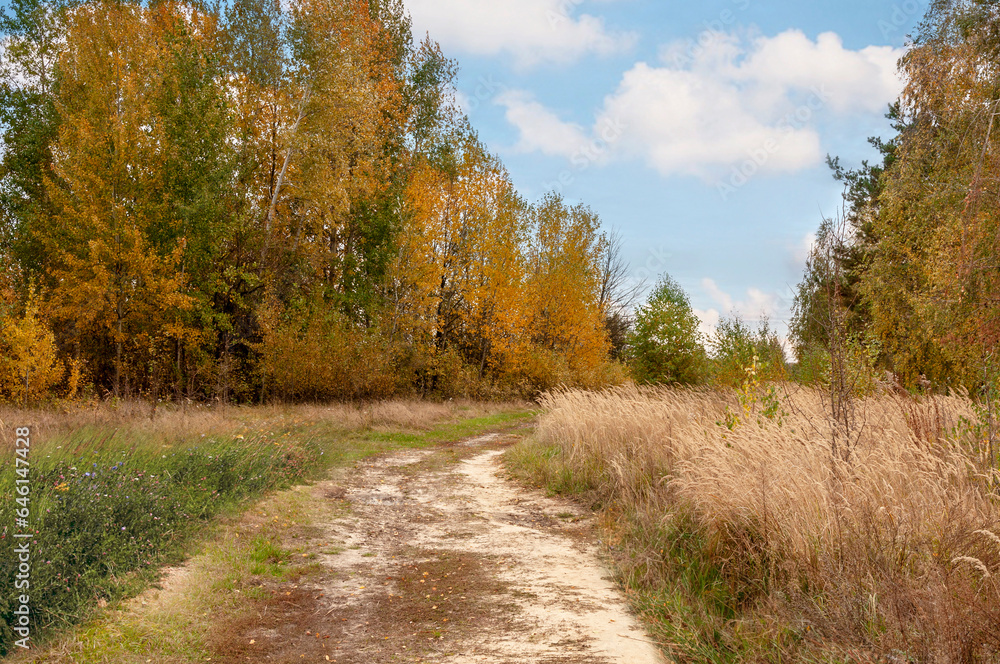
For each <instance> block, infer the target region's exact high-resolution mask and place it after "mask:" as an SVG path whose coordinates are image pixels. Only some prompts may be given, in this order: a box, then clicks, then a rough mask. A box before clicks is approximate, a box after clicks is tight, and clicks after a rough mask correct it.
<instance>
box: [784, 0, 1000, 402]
mask: <svg viewBox="0 0 1000 664" xmlns="http://www.w3.org/2000/svg"><path fill="white" fill-rule="evenodd" d="M998 61H1000V3H997V2H995V1H994V0H935V1H934V2H932V3H931V6H930V7H929V9H928V11H927V14H926V16H925V17H924V20H923V21H922V23H921V24H920V26H919V29H918V31H917V35H916V36H915V37H914V38H913V42H912V44H911V47H910V48H909V49H908V51H907V53H906V55H905V56H904V57H903V58H902V60H901V61H900V63H899V68H900V73H901V74H902V76H903V78H904V81H905V89H904V91H903V93H902V95H901V97H900V98H899V99H898V100H897V102H896V103H895V104H893V105H892V107H891V108H890V110H889V113H888V118H889V120H890V121H891V123H892V129H893V136H892V138H891V139H889V140H882V139H879V138H873V139H870V142H871V143H872V145H873V146H874V147H875V148H877V149H878V151H879V154H880V159H879V160H878V162H877V163H868V162H865V163H863V164H862V166H861V167H860V168H857V169H849V168H845V167H844V166H843V165H842V164H841V163H840V161H839V160H838V159H835V158H834V159H830V165H831V167H832V168H833V172H834V176H835V177H836V178H837V179H838V180H840V181H842V182H843V183H844V185H845V195H844V202H845V204H844V209H843V212H842V214H840V215H838V216H837V217H836V218H835V219H829V220H826V221H824V223H823V224H822V226H821V228H820V232H819V234H818V241H817V244H816V247H815V249H814V251H813V253H812V257H811V258H810V260H809V265H808V268H807V270H806V274H805V278H804V279H803V281H802V283H801V284H800V285H799V289H798V296H797V298H796V304H795V311H794V319H793V323H792V332H793V336H794V339H795V342H796V352H797V355H798V359H799V362H800V363H801V364H803V365H804V366H806V367H811V369H812V371H813V372H814V373H815V374H816V375H819V374H821V373H822V372H823V371H827V372H829V365H830V362H831V354H832V355H833V356H834V359H835V360H836V358H837V357H840V358H841V359H843V360H846V361H847V364H848V365H850V366H851V367H854V369H853V370H852V371H853V373H854V374H855V375H857V374H859V372H860V373H863V372H865V371H867V372H869V373H872V372H874V374H875V375H876V376H878V377H883V378H887V379H889V380H891V381H892V382H895V383H896V384H897V385H898V386H899V387H903V388H908V389H914V388H921V387H923V388H928V387H931V386H936V387H937V388H939V389H943V388H949V387H950V388H965V389H969V390H977V389H980V388H982V387H984V386H988V385H996V381H997V378H998V372H997V370H998V368H1000V365H998V362H997V359H998V358H997V348H998V341H1000V263H998V257H1000V207H998V206H997V201H998V200H1000V151H998V147H1000V116H998V108H1000V107H998V104H1000V70H998V68H997V66H996V63H997V62H998Z"/></svg>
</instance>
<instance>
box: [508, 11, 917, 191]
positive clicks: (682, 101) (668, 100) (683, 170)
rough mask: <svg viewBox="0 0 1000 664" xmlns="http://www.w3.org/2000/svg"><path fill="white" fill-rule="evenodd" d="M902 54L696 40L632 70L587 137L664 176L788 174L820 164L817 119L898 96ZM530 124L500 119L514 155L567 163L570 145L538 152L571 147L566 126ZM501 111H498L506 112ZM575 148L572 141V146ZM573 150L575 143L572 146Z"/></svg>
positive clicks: (797, 38) (766, 41)
mask: <svg viewBox="0 0 1000 664" xmlns="http://www.w3.org/2000/svg"><path fill="white" fill-rule="evenodd" d="M902 53H903V52H902V50H900V49H893V48H890V47H876V46H869V47H867V48H864V49H861V50H857V51H855V50H850V49H847V48H844V45H843V42H842V41H841V39H840V37H839V36H837V35H836V34H834V33H832V32H830V33H823V34H821V35H820V36H819V37H818V38H817V39H816V40H815V41H813V40H810V39H809V38H808V37H806V36H805V35H804V34H803V33H802V32H800V31H798V30H788V31H786V32H783V33H781V34H778V35H777V36H775V37H761V36H756V37H750V36H740V35H736V34H731V33H721V32H706V33H704V34H703V35H702V36H701V37H700V38H699V41H698V42H697V43H694V44H692V43H675V44H670V45H668V46H666V47H665V48H664V49H662V50H661V54H660V55H661V60H662V62H661V63H660V64H656V65H650V64H648V63H645V62H639V63H637V64H635V65H634V66H633V67H632V68H631V69H630V70H628V71H626V72H625V73H624V74H623V76H622V80H621V82H620V83H619V85H618V88H617V90H615V91H614V92H613V93H612V94H610V95H608V96H607V97H606V98H605V100H604V104H603V107H602V108H601V109H600V110H599V111H598V112H597V113H596V119H595V123H594V126H593V128H592V129H591V130H590V131H589V134H590V136H588V137H586V138H585V139H583V140H593V139H597V138H599V137H600V133H601V131H602V130H603V129H604V128H606V127H608V126H616V127H623V128H624V130H623V133H622V135H621V136H620V137H619V139H618V140H615V141H613V145H612V146H611V150H610V153H611V155H612V156H618V157H624V158H634V159H641V160H644V161H645V162H646V163H648V164H649V165H650V166H651V167H652V168H654V169H656V170H657V171H659V172H660V173H662V174H663V175H665V176H669V175H675V174H684V175H695V176H699V177H703V178H706V179H718V178H719V177H720V176H721V175H722V174H723V173H726V172H728V171H729V169H731V168H733V167H736V166H740V168H741V169H744V167H746V166H749V168H748V169H746V170H748V171H752V172H753V173H758V172H793V171H797V170H800V169H802V168H806V167H810V166H813V165H815V164H817V163H819V162H820V161H821V159H822V157H823V153H824V151H823V148H822V145H821V140H820V134H819V131H818V130H817V120H818V119H819V118H820V117H821V116H823V115H840V116H851V115H857V114H869V113H874V112H881V110H882V109H884V108H885V107H886V105H887V104H888V103H889V102H890V101H892V100H893V99H895V98H896V97H897V96H898V94H899V92H900V90H901V89H902V82H901V81H900V79H899V77H898V76H897V74H896V60H897V59H898V58H899V57H900V56H901V55H902ZM532 103H534V104H536V106H535V107H533V108H532V112H531V115H532V117H534V118H536V120H537V121H535V122H526V121H525V116H524V115H522V116H521V117H520V118H519V119H520V122H519V121H516V119H511V116H510V113H509V112H508V119H511V121H512V123H513V124H514V125H515V126H517V127H518V129H520V130H521V132H522V141H521V144H520V147H521V148H522V149H532V148H533V149H535V150H539V151H542V152H545V153H546V154H562V155H564V156H566V157H567V158H571V157H572V154H571V153H570V152H569V151H567V150H565V149H559V148H560V146H561V147H564V148H565V147H566V146H569V145H570V141H563V140H558V141H556V140H553V141H548V142H543V141H541V140H538V138H537V134H538V130H539V128H540V127H542V126H543V123H542V121H541V119H542V118H544V119H545V122H544V128H545V131H546V132H551V133H552V134H553V135H558V136H565V135H568V134H569V133H572V135H573V136H574V137H578V136H579V135H580V134H581V133H582V130H581V129H580V128H579V127H578V126H575V125H572V126H567V127H566V128H565V131H562V132H560V131H557V128H556V126H557V124H558V123H559V120H558V118H556V117H555V116H554V115H552V114H551V113H550V112H548V111H547V110H546V109H545V108H544V107H542V106H541V105H537V103H536V102H532ZM510 109H511V107H510V106H508V111H510ZM574 140H575V138H574ZM577 145H579V143H577Z"/></svg>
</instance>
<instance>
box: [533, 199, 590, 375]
mask: <svg viewBox="0 0 1000 664" xmlns="http://www.w3.org/2000/svg"><path fill="white" fill-rule="evenodd" d="M533 231H534V232H533V239H532V240H533V241H532V244H531V248H530V252H529V270H530V278H529V279H530V281H529V286H528V294H527V297H528V300H529V301H530V302H531V305H532V320H531V334H532V339H533V341H534V342H535V344H536V345H538V346H539V347H540V348H543V349H546V350H548V351H551V352H553V353H555V354H556V356H557V360H559V361H562V362H565V364H566V367H567V368H568V370H569V371H570V373H571V375H572V376H575V377H585V376H587V375H590V374H592V373H593V372H594V371H595V370H596V369H598V368H599V367H600V366H601V365H602V364H603V363H604V362H605V360H606V359H607V355H608V351H609V348H610V346H609V342H608V338H607V332H606V329H605V326H604V314H605V313H606V312H605V311H603V310H602V303H601V296H600V291H601V270H600V260H601V257H602V255H603V252H604V246H605V239H604V237H603V236H602V235H601V234H600V221H599V219H598V217H597V215H595V214H594V213H593V212H592V211H591V210H590V209H589V208H587V207H584V206H582V205H578V206H575V207H567V206H566V205H565V203H564V202H563V200H562V198H561V197H560V196H558V195H556V194H550V195H548V196H546V197H545V198H544V199H543V200H542V201H541V202H540V203H539V204H538V205H536V206H535V208H534V210H533Z"/></svg>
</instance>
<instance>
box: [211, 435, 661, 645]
mask: <svg viewBox="0 0 1000 664" xmlns="http://www.w3.org/2000/svg"><path fill="white" fill-rule="evenodd" d="M510 442H511V439H510V437H506V438H505V437H503V436H498V435H496V434H493V435H490V436H484V437H481V438H477V439H474V440H471V441H467V442H466V443H464V444H462V445H459V446H454V447H451V448H446V449H437V450H429V451H421V452H407V453H400V454H397V455H393V456H387V457H384V458H380V459H377V460H373V461H369V462H365V463H362V464H360V465H359V466H357V467H356V468H355V469H354V470H353V471H351V472H350V473H345V474H343V475H342V476H341V477H339V478H335V479H330V480H328V481H325V482H320V483H318V484H316V485H313V486H312V487H311V488H309V489H308V491H309V492H310V502H313V501H315V504H316V505H318V506H319V507H318V509H319V511H321V512H324V511H325V512H326V514H316V515H314V518H313V524H314V526H318V528H319V532H314V533H312V535H310V536H309V538H308V539H309V540H310V541H309V546H310V548H311V549H313V550H314V551H316V552H317V553H316V558H315V561H316V562H317V563H318V564H319V566H320V571H319V572H318V573H314V574H311V575H309V576H308V577H306V578H304V579H302V580H301V581H299V582H298V583H296V584H293V585H291V586H289V587H288V588H276V589H272V592H273V597H272V599H270V600H268V601H265V602H262V603H261V605H260V606H258V607H257V610H256V611H255V612H254V615H251V616H244V618H243V619H242V620H241V621H240V622H239V623H238V624H228V625H220V629H219V630H218V631H217V635H218V638H217V640H216V642H215V643H216V648H215V653H216V654H217V656H218V659H216V660H214V661H219V659H221V660H222V661H224V662H227V661H228V662H234V663H235V662H246V661H269V662H299V661H331V662H339V663H354V664H370V663H377V662H448V663H453V664H471V663H474V662H476V663H478V662H498V663H515V662H516V663H517V664H524V663H527V662H531V663H535V662H537V663H546V664H555V663H566V664H569V663H586V664H612V663H621V664H647V663H649V664H652V663H654V662H655V663H660V662H663V661H664V660H663V659H661V658H660V656H659V655H658V653H657V650H656V649H655V648H654V647H653V645H652V644H651V643H650V642H649V640H648V639H647V637H646V636H645V634H644V632H643V630H642V629H641V627H640V626H639V625H638V624H637V622H636V621H635V619H634V618H633V617H632V616H631V615H630V614H629V612H628V610H627V607H626V605H625V603H624V601H623V599H622V597H621V595H620V593H619V591H618V589H617V587H616V586H615V584H614V583H613V582H612V581H611V580H610V578H609V577H608V573H607V571H606V570H605V569H604V568H603V567H602V565H601V563H600V560H599V557H598V551H597V549H596V547H595V544H594V536H593V524H592V523H591V519H592V517H591V516H590V515H589V514H584V513H582V512H580V510H579V508H578V507H576V506H574V505H572V504H571V503H569V502H564V501H560V500H555V499H550V498H547V497H545V496H544V495H542V494H540V493H538V492H529V491H525V490H524V489H522V488H520V487H519V486H516V485H515V484H513V483H511V482H509V481H507V480H505V479H503V477H502V473H501V468H500V465H499V456H500V455H501V454H502V449H503V447H504V446H505V445H507V444H510ZM299 543H300V544H303V543H304V542H301V540H300V542H299Z"/></svg>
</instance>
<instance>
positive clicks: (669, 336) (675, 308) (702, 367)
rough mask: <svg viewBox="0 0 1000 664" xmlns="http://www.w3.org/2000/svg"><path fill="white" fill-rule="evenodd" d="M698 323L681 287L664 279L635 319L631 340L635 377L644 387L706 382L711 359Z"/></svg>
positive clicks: (662, 278) (672, 281) (630, 353)
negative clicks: (656, 384)
mask: <svg viewBox="0 0 1000 664" xmlns="http://www.w3.org/2000/svg"><path fill="white" fill-rule="evenodd" d="M698 327H699V320H698V317H697V316H696V315H695V314H694V311H693V310H692V308H691V302H690V301H689V300H688V296H687V294H686V293H685V292H684V290H683V289H682V288H681V287H680V285H679V284H678V283H677V282H676V281H674V280H673V279H671V278H670V276H668V275H664V276H663V277H661V278H660V282H659V283H658V284H657V285H656V288H654V289H653V292H652V293H650V295H649V299H648V300H647V301H646V303H645V304H644V305H643V306H642V307H640V308H639V310H638V311H637V312H636V315H635V327H634V329H633V330H632V333H631V335H630V336H629V340H628V354H629V358H630V364H631V367H632V375H633V377H634V378H635V379H636V380H637V381H639V382H641V383H669V384H681V385H691V384H696V383H700V382H703V381H704V380H705V378H706V375H707V368H708V366H707V365H708V358H707V356H706V353H705V348H704V345H703V344H704V339H703V338H702V334H701V332H700V331H699V329H698Z"/></svg>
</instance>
